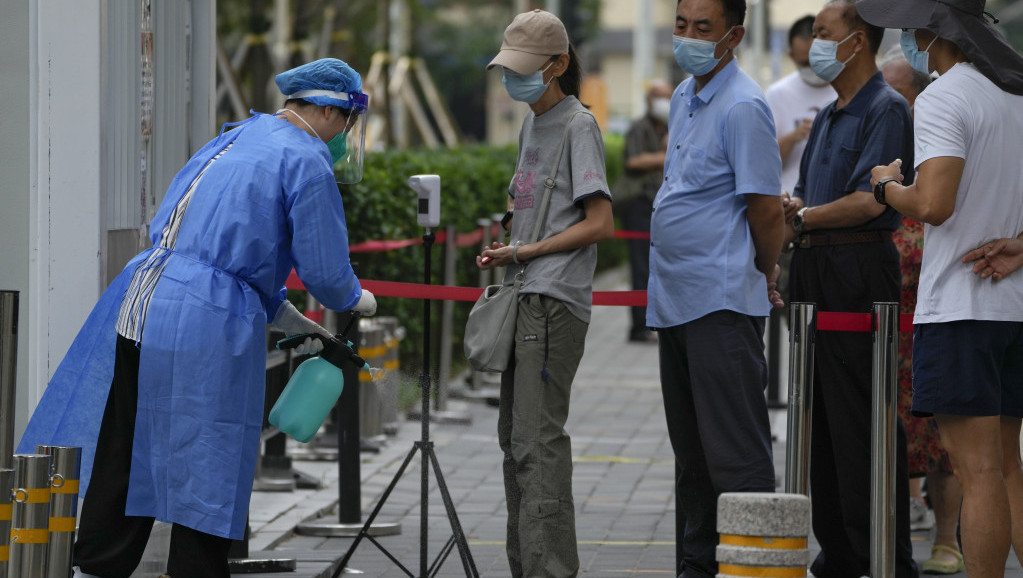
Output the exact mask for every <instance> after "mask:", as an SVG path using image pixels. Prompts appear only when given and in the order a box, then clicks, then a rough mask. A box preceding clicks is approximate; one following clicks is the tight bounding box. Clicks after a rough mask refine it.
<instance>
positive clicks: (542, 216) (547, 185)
mask: <svg viewBox="0 0 1023 578" xmlns="http://www.w3.org/2000/svg"><path fill="white" fill-rule="evenodd" d="M580 114H585V115H588V116H589V117H590V118H592V119H593V122H596V121H597V119H596V117H594V116H593V114H592V113H591V112H590V111H588V110H577V111H575V112H574V113H572V116H571V117H569V119H568V122H567V123H566V124H565V133H564V134H563V135H561V145H560V146H559V147H558V154H557V155H556V156H555V157H554V170H552V171H551V174H550V176H548V177H547V178H546V179H544V182H543V187H544V191H543V199H542V200H541V201H540V212H539V213H537V215H536V223H534V224H533V234H532V235H531V237H530V239H529V242H530V243H535V242H536V240H537V239H538V238H540V227H542V226H543V222H544V221H545V220H546V219H547V208H548V207H549V206H550V204H551V193H552V191H553V189H554V187H555V185H557V181H555V179H556V178H557V176H558V169H560V168H561V156H562V155H563V154H564V153H565V143H566V142H567V141H568V132H569V130H571V128H572V121H573V120H575V117H576V116H578V115H580Z"/></svg>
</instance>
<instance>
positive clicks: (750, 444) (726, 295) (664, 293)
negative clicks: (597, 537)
mask: <svg viewBox="0 0 1023 578" xmlns="http://www.w3.org/2000/svg"><path fill="white" fill-rule="evenodd" d="M745 14H746V4H745V2H744V0H681V1H680V2H679V3H678V8H677V11H676V19H675V48H674V52H675V59H676V61H677V62H678V64H679V66H680V67H681V68H682V69H683V70H684V71H686V72H688V73H690V74H691V75H692V78H689V79H687V80H686V81H684V82H682V84H680V85H679V86H678V88H676V89H675V93H674V95H673V96H672V101H671V113H670V116H669V121H668V126H669V129H668V154H667V159H666V161H665V167H664V182H663V184H662V186H661V189H660V191H659V192H658V193H657V197H656V198H655V199H654V213H653V217H652V219H651V243H650V283H649V287H648V305H647V325H649V326H650V327H652V328H656V329H657V330H658V332H659V348H660V371H661V389H662V392H663V395H664V406H665V413H666V417H667V421H668V433H669V436H670V438H671V443H672V447H673V449H674V452H675V459H676V462H677V464H678V472H679V475H678V479H677V480H676V490H677V495H678V499H679V508H680V510H681V513H682V517H684V518H685V520H686V523H685V527H684V528H677V529H676V533H677V535H676V540H677V541H678V543H680V544H682V547H681V557H682V560H681V561H680V565H679V570H680V572H681V575H682V576H684V577H686V578H696V577H700V578H705V577H706V578H709V577H711V576H714V575H715V574H716V573H717V570H718V569H717V563H716V562H715V560H714V550H715V547H716V545H717V542H718V535H717V514H716V509H717V497H718V496H719V495H720V494H722V493H724V492H773V491H774V489H775V479H774V465H773V459H772V456H771V432H770V426H769V423H768V418H767V404H766V400H765V397H764V389H765V387H766V386H767V362H766V360H765V358H764V343H763V334H764V318H765V317H766V316H767V315H768V314H769V313H770V309H771V305H772V302H774V303H775V304H778V305H780V302H781V299H780V297H779V296H778V295H777V292H776V291H774V282H775V280H776V278H777V272H778V268H777V261H778V256H779V254H780V252H781V246H782V236H783V232H782V230H783V224H784V215H783V211H782V204H781V198H780V195H781V157H780V155H779V153H778V144H777V141H776V140H775V136H774V135H775V131H774V121H773V119H772V117H771V113H770V110H769V108H768V106H767V102H766V100H765V98H764V93H763V92H762V91H761V89H760V88H759V87H758V86H757V84H756V82H754V81H753V80H752V79H751V78H750V77H749V76H747V75H746V74H745V73H744V72H743V71H742V70H740V69H739V66H738V64H737V63H736V62H735V61H734V57H733V50H734V49H735V47H736V46H738V44H739V43H740V42H741V41H742V38H743V35H744V33H745V30H744V28H743V26H742V22H743V19H744V17H745ZM769 292H770V294H769Z"/></svg>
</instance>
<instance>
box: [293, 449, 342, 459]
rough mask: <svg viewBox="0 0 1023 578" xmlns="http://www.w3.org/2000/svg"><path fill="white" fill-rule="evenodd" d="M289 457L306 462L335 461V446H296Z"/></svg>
mask: <svg viewBox="0 0 1023 578" xmlns="http://www.w3.org/2000/svg"><path fill="white" fill-rule="evenodd" d="M291 458H292V459H294V460H300V461H307V462H336V461H337V446H335V447H334V448H333V449H326V450H324V449H315V450H305V449H299V448H296V449H294V450H292V451H291Z"/></svg>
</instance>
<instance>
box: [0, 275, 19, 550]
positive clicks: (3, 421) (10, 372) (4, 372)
mask: <svg viewBox="0 0 1023 578" xmlns="http://www.w3.org/2000/svg"><path fill="white" fill-rule="evenodd" d="M17 361H18V292H17V291H0V468H10V467H11V464H12V462H11V455H12V454H13V453H14V394H15V383H14V382H15V378H16V377H17V373H18V371H17V367H18V363H17ZM3 543H4V544H6V543H7V541H6V539H5V540H4V541H3Z"/></svg>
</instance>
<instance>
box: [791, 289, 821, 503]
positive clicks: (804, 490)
mask: <svg viewBox="0 0 1023 578" xmlns="http://www.w3.org/2000/svg"><path fill="white" fill-rule="evenodd" d="M816 336H817V305H816V304H814V303H792V304H790V305H789V404H788V405H789V410H788V412H789V415H788V418H789V424H788V434H787V435H788V443H787V444H786V446H785V492H786V493H789V494H803V495H809V487H810V467H809V464H810V425H811V422H810V420H811V417H812V416H811V414H812V408H813V403H812V402H813V354H814V352H813V350H814V340H815V338H816Z"/></svg>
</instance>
